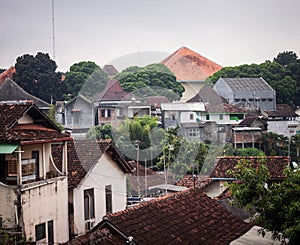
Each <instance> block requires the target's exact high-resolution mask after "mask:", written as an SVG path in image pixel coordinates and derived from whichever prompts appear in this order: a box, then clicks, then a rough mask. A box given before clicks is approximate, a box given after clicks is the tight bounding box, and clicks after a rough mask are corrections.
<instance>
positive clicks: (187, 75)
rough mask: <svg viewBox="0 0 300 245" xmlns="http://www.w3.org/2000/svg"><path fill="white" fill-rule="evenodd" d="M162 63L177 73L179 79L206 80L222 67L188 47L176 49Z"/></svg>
mask: <svg viewBox="0 0 300 245" xmlns="http://www.w3.org/2000/svg"><path fill="white" fill-rule="evenodd" d="M161 64H164V65H166V66H167V67H168V68H169V69H170V70H171V71H172V72H173V73H174V74H175V76H176V78H177V80H205V79H206V78H207V77H209V76H211V75H213V74H214V73H215V72H217V71H219V70H220V69H221V68H222V66H220V65H218V64H216V63H214V62H213V61H211V60H209V59H207V58H205V57H203V56H202V55H200V54H198V53H196V52H194V51H192V50H190V49H188V48H186V47H182V48H180V49H178V50H177V51H175V52H174V53H173V54H171V55H170V56H168V57H167V58H166V59H164V60H163V61H162V62H161Z"/></svg>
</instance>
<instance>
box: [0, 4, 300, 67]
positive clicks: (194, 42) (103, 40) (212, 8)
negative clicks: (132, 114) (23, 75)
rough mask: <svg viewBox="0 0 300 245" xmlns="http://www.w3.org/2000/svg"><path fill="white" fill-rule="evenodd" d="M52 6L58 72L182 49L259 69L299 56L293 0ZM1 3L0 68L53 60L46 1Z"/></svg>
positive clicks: (299, 19)
mask: <svg viewBox="0 0 300 245" xmlns="http://www.w3.org/2000/svg"><path fill="white" fill-rule="evenodd" d="M54 1H55V2H54V3H55V47H56V49H55V53H56V55H55V61H56V63H57V64H58V70H59V71H67V70H68V69H69V67H70V66H71V65H72V64H74V63H75V62H78V61H86V60H91V61H94V62H96V63H97V64H98V65H100V66H104V65H105V64H108V63H111V61H112V60H115V59H118V58H119V57H122V56H124V55H127V54H132V53H136V52H140V53H143V52H144V51H153V53H154V54H156V52H158V53H157V57H158V56H159V55H161V52H163V53H172V52H174V51H175V50H177V49H178V48H180V47H182V46H186V47H188V48H190V49H192V50H194V51H196V52H197V53H199V54H201V55H203V56H205V57H207V58H209V59H211V60H213V61H214V62H216V63H218V64H220V65H222V66H234V65H240V64H251V63H257V64H259V63H262V62H264V61H265V60H267V59H269V60H272V59H273V57H275V56H276V55H277V54H278V53H279V52H282V51H287V50H291V51H294V52H296V53H297V55H298V56H300V26H299V24H300V14H299V10H300V1H299V0H285V1H274V0H248V1H242V0H226V1H224V0H220V1H219V0H215V1H208V0H205V1H204V0H147V1H146V0H120V1H116V0H106V1H102V0H85V1H84V0H54ZM0 3H1V5H0V6H1V15H0V23H1V35H0V54H1V55H0V68H8V67H10V66H12V65H14V64H15V61H16V58H17V57H19V56H21V55H23V54H33V55H35V54H36V53H37V52H39V51H41V52H45V53H49V54H50V56H51V57H52V58H53V49H52V8H51V6H52V4H51V3H52V0H0ZM148 53H149V52H148ZM160 59H161V57H159V61H160ZM128 62H129V60H128Z"/></svg>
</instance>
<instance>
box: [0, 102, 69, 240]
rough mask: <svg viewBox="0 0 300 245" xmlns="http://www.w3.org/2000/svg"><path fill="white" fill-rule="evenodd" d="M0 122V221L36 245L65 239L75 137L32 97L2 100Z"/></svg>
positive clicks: (12, 231) (66, 235) (66, 238)
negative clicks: (56, 157) (55, 154)
mask: <svg viewBox="0 0 300 245" xmlns="http://www.w3.org/2000/svg"><path fill="white" fill-rule="evenodd" d="M0 122H1V123H0V203H1V205H0V214H1V215H0V218H1V222H0V224H1V225H2V226H3V227H5V228H6V230H7V229H11V232H10V234H13V233H14V231H16V230H17V231H21V235H22V236H23V237H25V239H26V240H29V239H31V240H32V241H34V242H36V244H45V243H47V244H57V243H63V242H66V241H67V240H68V238H69V236H68V182H67V161H66V156H67V141H69V140H71V138H70V137H69V135H67V134H64V133H61V132H60V130H59V129H58V128H57V127H56V125H54V123H53V122H52V121H51V120H50V119H49V118H48V117H47V116H45V114H44V113H42V112H41V111H40V110H39V109H38V108H37V107H36V106H35V105H34V104H33V102H32V101H6V102H1V103H0ZM53 144H60V145H61V148H62V161H61V169H60V170H59V169H57V168H56V166H55V164H54V162H53V158H52V151H51V146H52V145H53ZM1 228H2V227H0V229H1Z"/></svg>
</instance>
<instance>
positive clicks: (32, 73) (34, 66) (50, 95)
mask: <svg viewBox="0 0 300 245" xmlns="http://www.w3.org/2000/svg"><path fill="white" fill-rule="evenodd" d="M15 68H16V73H15V74H14V75H13V80H14V81H15V82H16V83H17V84H19V85H20V86H21V87H22V88H23V89H24V90H25V91H27V92H28V93H30V94H32V95H34V96H36V97H38V98H41V99H43V100H45V101H47V102H49V103H50V102H51V101H52V100H54V101H56V100H60V99H62V95H63V93H64V91H65V88H64V83H63V82H62V81H61V76H62V74H61V73H60V72H55V70H56V68H57V65H56V63H55V61H53V60H51V59H50V57H49V55H48V54H44V53H40V52H39V53H37V54H36V56H33V55H29V54H25V55H23V56H20V57H18V58H17V62H16V64H15Z"/></svg>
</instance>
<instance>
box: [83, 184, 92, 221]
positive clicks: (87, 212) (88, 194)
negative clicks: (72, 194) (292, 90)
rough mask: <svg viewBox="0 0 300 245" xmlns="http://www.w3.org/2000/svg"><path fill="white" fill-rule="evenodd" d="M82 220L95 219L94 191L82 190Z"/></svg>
mask: <svg viewBox="0 0 300 245" xmlns="http://www.w3.org/2000/svg"><path fill="white" fill-rule="evenodd" d="M83 195H84V220H89V219H93V218H95V201H94V189H93V188H92V189H87V190H84V193H83Z"/></svg>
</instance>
